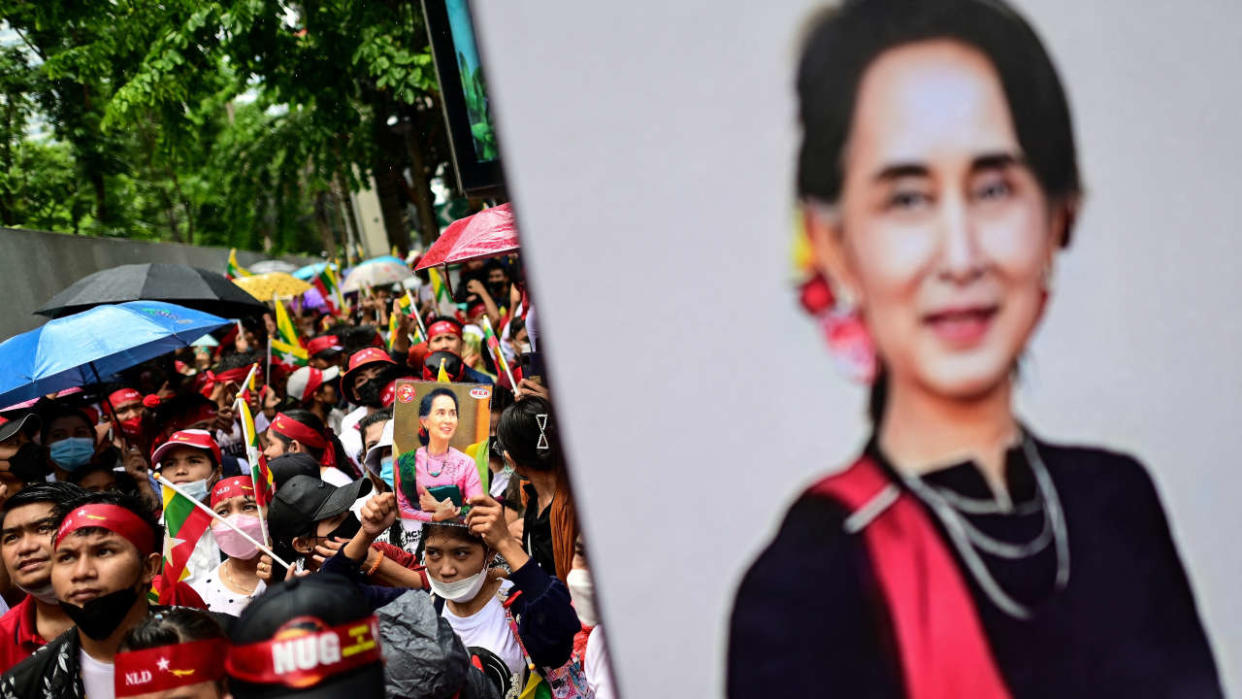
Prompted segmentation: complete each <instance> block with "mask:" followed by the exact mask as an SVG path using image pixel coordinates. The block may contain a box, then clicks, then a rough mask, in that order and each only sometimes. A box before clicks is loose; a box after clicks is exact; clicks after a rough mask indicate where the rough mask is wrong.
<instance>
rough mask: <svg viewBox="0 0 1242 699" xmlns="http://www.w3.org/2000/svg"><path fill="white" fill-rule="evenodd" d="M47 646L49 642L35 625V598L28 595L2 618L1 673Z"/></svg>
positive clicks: (0, 625)
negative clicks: (40, 634) (41, 635)
mask: <svg viewBox="0 0 1242 699" xmlns="http://www.w3.org/2000/svg"><path fill="white" fill-rule="evenodd" d="M45 645H47V641H45V640H43V638H42V637H40V636H39V631H38V626H37V625H36V623H35V603H34V597H31V596H30V595H26V599H24V600H22V601H21V602H20V603H19V604H18V605H17V606H16V607H13V608H12V609H10V610H9V611H8V612H6V613H5V615H4V616H2V617H0V671H2V672H8V671H9V669H10V668H12V667H13V666H14V665H16V664H18V663H20V662H21V661H23V660H25V659H26V658H28V657H30V656H31V655H32V654H33V653H34V652H35V651H36V650H39V649H40V648H42V647H43V646H45Z"/></svg>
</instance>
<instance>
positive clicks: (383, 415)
mask: <svg viewBox="0 0 1242 699" xmlns="http://www.w3.org/2000/svg"><path fill="white" fill-rule="evenodd" d="M391 419H392V406H391V405H390V406H388V407H387V408H382V409H380V410H376V411H375V412H373V413H371V414H370V415H367V416H366V417H364V418H362V419H361V420H359V421H358V431H360V432H362V433H364V434H365V433H366V431H367V428H368V427H370V426H371V425H374V424H375V423H377V422H384V421H385V420H391Z"/></svg>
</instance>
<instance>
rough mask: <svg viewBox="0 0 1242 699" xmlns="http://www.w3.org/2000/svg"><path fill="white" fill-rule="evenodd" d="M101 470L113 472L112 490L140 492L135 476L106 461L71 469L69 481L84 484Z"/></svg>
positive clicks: (132, 493) (135, 493)
mask: <svg viewBox="0 0 1242 699" xmlns="http://www.w3.org/2000/svg"><path fill="white" fill-rule="evenodd" d="M207 458H208V459H210V458H212V457H211V456H208V457H207ZM100 471H104V472H106V473H110V474H112V478H113V480H115V481H116V487H114V488H112V489H111V490H117V491H120V492H122V493H129V494H130V495H139V494H140V493H139V492H138V481H137V480H135V479H134V477H133V476H131V475H129V473H127V472H125V471H116V470H114V469H113V467H112V466H111V465H109V464H106V463H93V464H87V465H86V466H83V467H81V468H77V469H74V470H73V471H70V472H69V482H70V483H72V484H74V485H78V486H80V485H81V484H82V481H84V480H86V477H87V476H89V475H91V474H92V473H98V472H100Z"/></svg>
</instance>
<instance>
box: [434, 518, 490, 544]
mask: <svg viewBox="0 0 1242 699" xmlns="http://www.w3.org/2000/svg"><path fill="white" fill-rule="evenodd" d="M432 537H444V538H446V539H451V540H453V541H461V542H464V543H467V544H477V545H479V546H482V547H484V548H487V544H486V543H484V541H483V538H482V537H480V536H479V535H478V534H475V533H474V532H472V531H470V529H469V528H467V527H461V526H457V525H455V524H435V523H432V522H424V523H423V539H422V543H423V544H424V545H425V544H426V542H427V540H428V539H430V538H432Z"/></svg>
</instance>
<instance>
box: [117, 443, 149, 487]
mask: <svg viewBox="0 0 1242 699" xmlns="http://www.w3.org/2000/svg"><path fill="white" fill-rule="evenodd" d="M123 465H124V467H125V472H126V473H128V474H129V475H131V476H133V477H134V478H136V479H137V480H138V482H139V483H141V482H143V481H145V480H146V479H147V472H148V471H149V470H150V468H151V467H150V465H149V464H148V463H147V457H145V456H143V454H142V451H141V450H139V449H138V447H135V446H131V447H130V448H129V450H128V451H127V452H126V453H125V460H124V463H123Z"/></svg>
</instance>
